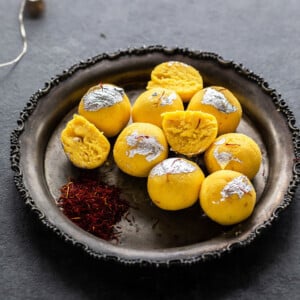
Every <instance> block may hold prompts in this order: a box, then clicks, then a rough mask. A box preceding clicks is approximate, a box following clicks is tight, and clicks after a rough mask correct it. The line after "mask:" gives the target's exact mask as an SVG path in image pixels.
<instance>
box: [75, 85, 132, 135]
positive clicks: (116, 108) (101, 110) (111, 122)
mask: <svg viewBox="0 0 300 300" xmlns="http://www.w3.org/2000/svg"><path fill="white" fill-rule="evenodd" d="M78 113H79V114H80V115H81V116H83V117H85V118H86V119H87V120H89V121H90V122H91V123H93V124H94V125H95V126H96V127H97V128H98V129H99V130H100V131H102V132H103V133H104V135H105V136H107V137H113V136H115V135H117V134H118V133H119V132H120V131H121V130H122V129H123V128H124V127H125V126H126V125H127V124H128V121H129V119H130V116H131V104H130V101H129V99H128V97H127V95H126V94H125V92H124V90H123V89H122V88H120V87H117V86H114V85H112V84H99V85H96V86H93V87H92V88H90V89H89V90H88V91H87V93H86V94H85V95H84V96H83V97H82V99H81V101H80V103H79V107H78Z"/></svg>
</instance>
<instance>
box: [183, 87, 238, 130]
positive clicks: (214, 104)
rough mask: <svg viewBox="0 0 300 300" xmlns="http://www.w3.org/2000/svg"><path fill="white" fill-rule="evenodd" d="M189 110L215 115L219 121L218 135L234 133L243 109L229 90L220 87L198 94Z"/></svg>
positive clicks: (205, 89)
mask: <svg viewBox="0 0 300 300" xmlns="http://www.w3.org/2000/svg"><path fill="white" fill-rule="evenodd" d="M187 109H188V110H201V111H203V112H206V113H209V114H212V115H214V116H215V117H216V119H217V121H218V135H221V134H224V133H229V132H234V131H235V130H236V128H237V127H238V125H239V123H240V120H241V118H242V107H241V104H240V102H239V101H238V99H237V98H236V97H235V96H234V95H233V94H232V93H231V92H230V91H229V90H228V89H226V88H223V87H220V86H211V87H207V88H204V89H203V90H201V91H199V92H197V93H196V94H195V95H194V96H193V98H192V99H191V101H190V103H189V105H188V107H187Z"/></svg>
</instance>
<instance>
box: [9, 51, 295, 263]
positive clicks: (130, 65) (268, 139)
mask: <svg viewBox="0 0 300 300" xmlns="http://www.w3.org/2000/svg"><path fill="white" fill-rule="evenodd" d="M169 60H177V61H182V62H185V63H187V64H190V65H192V66H194V67H195V68H196V69H198V70H199V71H200V73H201V75H202V76H203V79H204V84H205V86H209V85H220V86H224V87H226V88H228V89H229V90H231V91H232V92H233V93H234V94H235V95H236V96H237V98H238V99H239V100H240V102H241V104H242V107H243V112H244V113H243V119H242V121H241V124H240V126H239V127H238V130H237V131H238V132H242V133H246V134H248V135H249V136H251V137H252V138H253V139H255V140H256V141H257V143H258V144H259V145H260V147H261V150H262V153H263V163H262V166H261V169H260V171H259V173H258V174H257V176H256V177H255V179H254V181H253V183H254V185H255V188H256V190H257V195H258V203H257V205H256V208H255V211H254V213H253V215H252V216H251V217H250V218H249V219H247V220H246V221H244V222H242V223H241V224H238V225H236V226H231V227H222V226H219V225H217V224H215V223H214V222H212V221H210V220H209V219H208V218H207V217H206V216H205V215H204V214H203V213H202V212H201V209H200V207H199V205H198V204H197V205H194V206H193V207H191V208H189V209H186V210H184V211H179V212H166V211H162V210H160V209H159V208H157V207H155V206H154V205H153V204H151V201H150V200H149V198H148V196H147V191H146V180H145V179H140V178H133V177H130V176H128V175H125V174H123V173H122V172H120V171H119V170H118V168H117V167H116V166H115V165H114V162H113V159H112V157H110V158H109V163H108V164H105V166H103V167H101V168H99V170H97V172H98V173H99V174H100V175H101V177H102V178H103V180H104V181H106V182H107V183H110V184H115V185H117V186H118V187H119V188H121V190H122V194H123V196H124V197H125V198H126V199H127V200H128V201H129V202H130V203H131V206H132V207H131V208H130V212H129V215H128V216H127V218H126V219H123V220H122V221H121V222H120V223H119V224H118V226H119V228H120V229H121V235H120V237H119V241H117V242H116V241H112V242H108V241H104V240H101V239H99V238H97V237H95V236H93V235H91V234H89V233H87V232H85V231H84V230H82V229H80V228H79V227H77V226H76V225H75V224H74V223H72V222H71V221H70V220H69V219H67V218H66V217H65V216H64V215H63V213H62V212H61V211H60V210H59V208H58V207H57V205H56V199H57V198H58V197H59V188H60V187H61V186H62V185H63V184H65V183H66V182H67V180H68V178H70V177H74V176H76V174H77V173H78V169H76V168H75V167H73V166H72V164H71V163H70V162H69V161H68V159H67V157H66V156H65V154H64V152H63V149H62V146H61V144H60V139H59V136H60V132H61V130H62V129H63V128H64V126H65V124H66V122H67V121H68V120H69V119H70V118H71V117H72V114H73V113H74V112H76V107H77V105H78V102H79V101H80V99H81V97H82V95H83V94H84V93H85V92H86V91H87V89H88V88H89V87H91V86H93V85H95V84H97V83H99V82H100V81H101V82H107V83H113V84H116V85H118V86H121V87H123V88H124V89H125V91H126V93H127V95H128V96H129V97H130V99H131V101H132V102H134V100H135V98H136V97H137V95H138V94H139V93H141V92H142V91H144V90H145V87H146V84H147V81H148V80H149V78H150V72H151V70H152V69H153V67H154V66H156V65H157V64H159V63H161V62H164V61H169ZM299 144H300V138H299V129H298V128H296V126H295V118H294V116H293V113H292V112H291V111H290V110H289V108H288V106H287V105H286V104H285V102H284V101H283V100H282V99H281V97H280V96H279V95H278V94H277V92H276V91H275V90H274V89H271V88H269V87H268V84H267V82H266V81H265V80H264V79H262V78H261V77H259V76H257V75H255V74H254V73H253V72H251V71H250V70H248V69H246V68H244V67H243V66H242V65H240V64H236V63H235V62H233V61H226V60H224V59H223V58H222V57H220V56H219V55H217V54H214V53H205V52H198V51H190V50H188V49H180V48H172V49H168V48H165V47H162V46H151V47H144V48H140V49H128V50H125V51H119V52H117V53H113V54H101V55H99V56H96V57H93V58H90V59H88V60H87V61H84V62H80V63H78V64H76V65H74V66H72V67H71V68H69V69H68V70H66V71H64V72H63V73H62V74H60V75H57V76H55V77H54V78H52V79H51V80H50V81H49V82H47V83H46V84H45V87H44V88H42V89H40V90H38V91H37V92H36V93H35V94H34V95H33V96H32V97H31V99H30V100H29V102H28V103H27V105H26V107H25V108H24V110H23V111H22V112H21V115H20V118H19V120H18V126H17V128H16V129H15V130H14V131H13V132H12V135H11V163H12V169H13V170H14V172H15V176H14V179H15V183H16V186H17V189H18V191H19V192H20V195H21V197H22V198H23V199H24V200H25V202H26V203H27V204H28V205H29V206H30V207H31V209H32V210H34V211H35V212H37V214H38V217H39V219H40V220H41V222H43V223H44V224H45V225H47V226H48V227H50V228H51V229H52V230H54V231H55V232H56V233H57V234H58V235H60V236H62V237H63V238H64V239H65V240H66V241H69V242H71V243H73V244H74V245H76V246H80V247H82V248H83V249H84V250H85V251H86V252H88V253H89V254H91V255H93V256H95V257H98V258H106V259H115V260H118V261H121V262H125V263H150V264H156V265H161V264H170V263H181V264H183V263H192V262H197V261H204V260H206V259H207V258H212V257H218V256H221V255H222V254H224V253H226V252H229V251H230V250H231V249H233V248H234V247H237V246H244V245H247V244H249V243H250V242H251V241H252V240H253V239H254V238H255V237H256V236H257V235H258V234H259V233H260V232H261V230H262V229H264V228H266V227H267V226H268V225H270V224H271V223H272V221H273V220H274V219H275V218H276V217H277V215H278V212H279V211H281V210H282V209H284V208H285V207H287V206H288V204H289V203H290V201H291V200H292V199H293V196H294V193H295V190H296V187H297V184H298V182H299V148H300V146H299Z"/></svg>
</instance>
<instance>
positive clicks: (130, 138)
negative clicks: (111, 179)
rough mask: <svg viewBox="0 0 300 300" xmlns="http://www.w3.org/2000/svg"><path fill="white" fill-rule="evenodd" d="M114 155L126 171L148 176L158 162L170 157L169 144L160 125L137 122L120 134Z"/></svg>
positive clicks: (134, 174) (139, 175) (137, 175)
mask: <svg viewBox="0 0 300 300" xmlns="http://www.w3.org/2000/svg"><path fill="white" fill-rule="evenodd" d="M113 155H114V160H115V163H116V164H117V166H118V167H119V168H120V169H121V170H122V171H123V172H124V173H127V174H129V175H132V176H136V177H147V176H148V174H149V172H150V170H151V169H152V168H153V167H154V166H155V165H156V164H158V163H159V162H161V161H162V160H164V159H166V158H167V157H168V144H167V140H166V138H165V136H164V133H163V131H162V130H161V129H160V128H159V127H158V126H156V125H153V124H150V123H140V122H137V123H132V124H130V125H128V126H127V127H125V128H124V129H123V130H122V132H121V133H120V134H119V136H118V138H117V140H116V142H115V145H114V148H113Z"/></svg>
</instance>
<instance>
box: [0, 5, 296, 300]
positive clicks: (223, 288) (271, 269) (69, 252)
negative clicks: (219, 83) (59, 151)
mask: <svg viewBox="0 0 300 300" xmlns="http://www.w3.org/2000/svg"><path fill="white" fill-rule="evenodd" d="M19 3H20V1H7V0H0V62H4V61H7V60H10V59H12V58H13V57H15V56H16V55H17V53H18V51H19V49H20V48H21V41H20V37H19V32H18V23H17V11H18V8H19ZM46 5H47V10H46V14H45V15H44V17H43V18H41V19H38V20H32V19H26V20H25V25H26V30H27V34H28V43H29V49H28V53H27V54H26V56H25V57H24V59H23V60H22V61H21V62H20V63H19V64H17V65H16V66H14V67H7V68H2V69H0V97H1V104H0V105H1V110H0V122H1V123H0V136H1V139H0V143H1V145H0V155H1V161H0V163H1V165H0V170H1V173H0V184H1V196H0V197H1V198H0V298H1V299H64V300H67V299H118V298H121V297H122V298H124V299H141V298H143V299H299V297H300V286H299V282H300V255H299V253H300V239H299V231H300V202H299V201H300V191H299V189H298V192H297V195H296V199H295V201H294V202H293V203H292V204H291V205H290V206H289V208H288V209H287V210H286V211H284V212H283V213H282V214H281V216H280V218H279V220H278V221H277V222H276V223H275V224H274V225H273V226H272V227H271V228H270V229H269V230H267V231H266V232H265V233H264V234H263V235H262V236H261V237H260V238H258V239H257V240H256V241H255V242H254V243H253V244H252V245H250V246H249V247H247V248H244V249H239V250H237V251H234V252H233V253H232V254H230V255H226V256H225V257H223V258H222V259H220V260H216V261H212V262H207V263H204V264H201V265H197V266H194V267H189V268H175V269H172V270H167V269H162V270H155V269H149V268H148V269H147V268H146V269H138V268H131V267H129V268H127V267H124V266H120V265H115V264H108V263H104V262H98V261H95V260H93V259H92V258H90V257H87V256H86V255H84V254H82V252H81V251H80V250H78V249H75V248H73V247H72V246H71V245H69V244H67V243H65V242H64V241H62V240H60V239H59V238H57V236H56V235H54V234H53V233H52V232H49V231H48V230H47V229H45V228H44V227H43V226H42V225H41V224H40V223H39V222H38V221H37V220H36V218H35V217H34V215H33V214H32V213H31V212H30V211H29V209H28V208H27V207H25V205H24V203H23V202H22V201H21V200H20V198H19V196H18V193H17V191H16V189H15V186H14V183H13V173H12V171H11V170H10V162H9V136H10V133H11V131H12V130H13V129H14V128H15V126H16V120H17V119H18V116H19V112H20V111H21V110H22V109H23V107H24V105H25V103H26V102H27V101H28V99H29V97H30V96H31V94H32V93H33V92H35V91H36V90H37V89H39V88H41V87H43V86H44V82H46V81H48V80H49V79H50V78H51V77H52V76H54V75H56V74H58V73H61V72H62V70H63V69H66V68H68V67H69V66H71V65H73V64H74V63H76V62H78V61H80V60H82V59H86V58H88V57H90V56H94V55H96V54H99V53H102V52H113V51H116V50H118V49H124V48H127V47H132V46H134V47H140V46H142V45H152V44H162V45H166V46H169V47H172V46H180V47H189V48H191V49H197V50H203V51H210V52H216V53H218V54H220V55H222V56H223V57H224V58H226V59H233V60H235V61H236V62H239V63H242V64H243V65H245V66H246V67H248V68H249V69H251V70H253V71H254V72H255V73H257V74H258V75H260V76H262V77H264V78H265V79H266V80H267V81H268V82H269V84H270V86H271V87H274V88H276V89H277V91H278V92H279V93H281V94H282V97H283V98H284V99H285V100H286V102H287V103H288V104H289V106H290V107H291V109H292V110H293V111H294V113H295V115H296V118H297V120H298V121H297V124H298V126H299V117H300V101H299V94H300V83H299V82H300V75H299V71H300V51H299V48H300V18H299V17H300V8H299V7H300V4H299V1H298V0H286V1H279V0H276V1H274V0H265V1H261V0H244V1H236V0H228V1H224V0H210V1H208V0H206V1H204V0H197V1H196V0H189V1H176V2H175V1H171V0H161V1H158V0H152V1H149V0H140V1H138V0H132V1H125V0H123V1H122V0H110V1H102V0H86V1H79V0H77V1H75V0H64V1H61V0H51V1H50V0H49V1H46Z"/></svg>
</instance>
